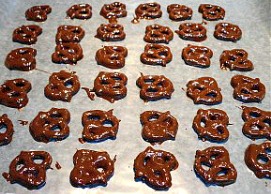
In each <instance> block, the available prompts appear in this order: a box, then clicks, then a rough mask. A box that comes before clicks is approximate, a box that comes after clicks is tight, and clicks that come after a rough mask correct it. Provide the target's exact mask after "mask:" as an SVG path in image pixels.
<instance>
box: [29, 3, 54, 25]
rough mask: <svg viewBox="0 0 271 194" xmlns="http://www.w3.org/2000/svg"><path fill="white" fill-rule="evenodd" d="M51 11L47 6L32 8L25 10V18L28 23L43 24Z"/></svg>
mask: <svg viewBox="0 0 271 194" xmlns="http://www.w3.org/2000/svg"><path fill="white" fill-rule="evenodd" d="M51 11H52V8H51V7H50V6H49V5H39V6H33V7H30V8H29V9H27V10H26V12H25V18H26V19H27V20H30V21H35V22H44V21H45V20H47V15H48V14H49V13H51Z"/></svg>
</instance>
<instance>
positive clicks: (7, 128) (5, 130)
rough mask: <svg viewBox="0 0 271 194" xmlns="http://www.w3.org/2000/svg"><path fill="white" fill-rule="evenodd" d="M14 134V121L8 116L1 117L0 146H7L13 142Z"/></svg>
mask: <svg viewBox="0 0 271 194" xmlns="http://www.w3.org/2000/svg"><path fill="white" fill-rule="evenodd" d="M13 133H14V129H13V124H12V121H11V120H10V119H9V118H8V115H6V114H3V115H2V116H0V146H3V145H7V144H9V143H10V142H11V141H12V136H13Z"/></svg>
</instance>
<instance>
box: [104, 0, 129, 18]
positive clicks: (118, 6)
mask: <svg viewBox="0 0 271 194" xmlns="http://www.w3.org/2000/svg"><path fill="white" fill-rule="evenodd" d="M100 15H101V16H103V17H104V18H106V19H110V18H123V17H126V16H127V11H126V5H125V4H123V3H121V2H113V3H110V4H104V5H103V7H102V9H101V11H100Z"/></svg>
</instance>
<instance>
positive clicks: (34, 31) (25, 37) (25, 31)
mask: <svg viewBox="0 0 271 194" xmlns="http://www.w3.org/2000/svg"><path fill="white" fill-rule="evenodd" d="M41 33H42V28H41V27H39V26H37V25H27V26H24V25H23V26H20V27H18V28H16V29H15V30H14V31H13V35H12V40H13V42H19V43H22V44H28V45H31V44H35V43H36V42H37V40H38V36H39V35H40V34H41Z"/></svg>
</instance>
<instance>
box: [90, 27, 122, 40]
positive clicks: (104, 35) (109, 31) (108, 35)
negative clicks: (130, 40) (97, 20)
mask: <svg viewBox="0 0 271 194" xmlns="http://www.w3.org/2000/svg"><path fill="white" fill-rule="evenodd" d="M125 36H126V34H125V33H124V28H123V26H122V25H121V24H117V23H109V24H101V25H100V27H99V28H98V29H97V35H96V36H95V37H96V38H99V39H101V40H102V41H120V40H124V39H125Z"/></svg>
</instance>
